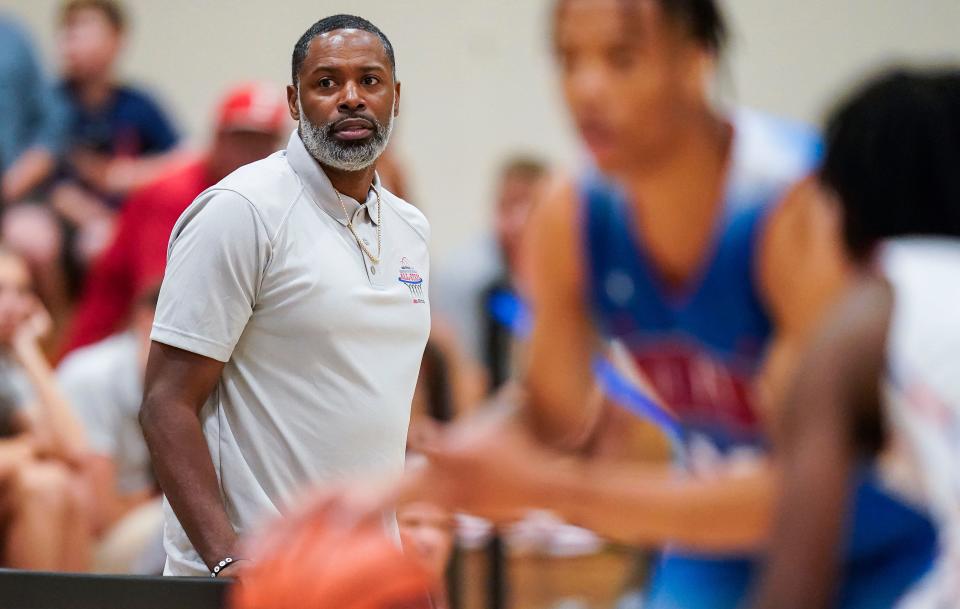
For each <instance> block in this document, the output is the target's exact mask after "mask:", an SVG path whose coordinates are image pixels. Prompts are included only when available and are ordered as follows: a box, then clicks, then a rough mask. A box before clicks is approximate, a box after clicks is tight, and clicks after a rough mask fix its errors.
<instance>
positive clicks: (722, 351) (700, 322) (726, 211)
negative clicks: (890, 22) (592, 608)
mask: <svg viewBox="0 0 960 609" xmlns="http://www.w3.org/2000/svg"><path fill="white" fill-rule="evenodd" d="M733 125H734V140H733V145H732V157H731V159H730V165H729V171H728V175H727V183H726V188H725V196H724V199H723V201H722V202H721V206H720V209H719V211H718V217H717V221H716V225H715V229H714V233H713V235H712V239H711V242H710V245H709V247H708V250H707V254H706V258H705V260H704V262H703V263H702V265H701V267H700V269H699V271H698V272H697V273H695V274H694V275H693V277H691V278H690V279H689V280H688V281H687V282H686V283H685V284H684V285H683V286H681V287H679V288H675V287H672V286H668V285H665V284H664V283H663V282H662V280H661V279H660V277H659V275H658V271H657V270H656V269H655V268H654V266H653V264H652V261H651V260H650V257H649V255H648V253H647V252H646V250H645V248H644V245H643V243H642V242H641V241H640V239H639V234H640V232H639V230H638V228H639V227H638V222H639V220H638V219H637V217H636V216H635V214H633V212H632V209H631V207H630V201H629V199H628V198H627V196H626V195H625V193H624V191H623V190H622V189H621V188H620V187H618V186H617V185H616V184H614V183H613V182H612V181H611V180H608V179H606V178H604V177H603V176H601V175H599V174H597V173H592V174H590V175H588V176H587V177H586V178H585V179H584V180H583V181H582V182H581V189H580V191H581V200H582V206H583V207H582V218H583V226H584V235H583V239H584V244H585V247H584V251H585V252H586V257H587V266H586V268H587V277H588V280H587V282H586V290H587V294H586V297H587V299H588V302H589V304H590V308H591V310H592V312H593V316H594V319H595V323H596V326H597V327H598V329H599V330H600V332H601V333H602V334H603V335H604V336H605V337H606V338H608V339H616V340H618V341H619V342H621V343H622V344H623V345H624V346H625V347H626V349H627V350H628V351H629V353H630V355H631V356H632V358H633V360H634V362H635V363H636V365H637V367H638V368H639V369H640V370H641V371H642V372H643V373H644V374H645V375H646V376H647V377H648V378H649V380H650V382H651V383H652V384H653V386H654V387H655V388H656V390H657V391H658V393H660V395H661V396H663V398H664V400H665V402H666V403H667V404H669V405H670V407H671V408H673V409H674V411H675V413H676V414H677V416H678V418H679V420H680V423H681V426H682V428H683V433H684V436H685V440H686V444H687V448H688V450H689V452H690V453H691V454H690V455H689V457H690V459H689V462H691V463H693V465H694V467H696V465H697V461H698V458H700V457H703V455H707V458H722V455H725V454H726V455H730V454H731V453H735V451H738V450H751V451H753V450H760V449H762V448H763V445H764V435H763V430H762V429H761V425H760V421H759V417H758V413H757V409H756V403H755V397H754V396H753V392H752V389H751V388H752V383H753V380H754V378H755V376H756V374H757V372H758V370H759V367H760V365H761V364H762V362H763V359H764V357H765V355H766V348H767V347H768V345H769V341H770V334H771V330H772V324H771V320H770V317H769V314H768V311H767V309H766V307H765V305H764V302H763V299H762V295H761V294H760V292H759V285H758V271H759V269H758V268H757V261H758V259H759V257H758V255H757V254H758V249H759V247H760V241H761V239H762V236H763V232H764V228H765V226H766V221H767V219H768V218H769V217H770V214H771V213H772V211H773V210H774V209H775V208H776V205H777V203H778V202H779V201H781V200H782V199H783V197H784V195H785V194H786V192H787V190H788V189H789V188H790V187H791V185H793V184H795V183H796V182H797V181H798V180H800V179H801V178H803V177H804V176H805V175H807V174H808V173H809V172H810V171H811V170H812V169H814V167H815V165H816V163H817V161H818V158H819V154H820V143H819V139H818V138H817V136H816V135H815V134H814V133H813V132H811V131H809V130H807V129H805V128H803V127H801V126H798V125H794V124H790V123H786V122H783V121H779V120H777V119H773V118H770V117H767V116H763V115H759V114H756V113H752V112H748V111H740V112H737V113H736V115H735V116H734V117H733ZM857 493H858V494H857V499H856V503H855V506H856V507H855V508H854V511H855V513H856V514H857V516H858V517H857V518H856V519H855V523H854V527H853V530H852V532H851V535H852V541H851V546H850V560H849V568H848V571H847V573H846V576H847V581H846V582H845V586H844V591H843V592H842V597H841V601H840V605H839V606H843V607H847V608H854V607H855V608H857V609H866V608H868V607H871V608H872V607H879V606H883V605H882V604H878V603H883V602H886V601H890V602H892V600H893V599H896V598H897V597H898V596H899V594H900V593H901V592H902V590H903V589H904V588H905V587H906V586H907V585H909V583H910V582H912V581H914V579H915V578H916V577H918V576H919V575H920V574H922V573H923V572H924V570H925V569H926V567H927V566H928V565H929V560H931V559H932V556H933V546H934V539H933V533H932V531H933V529H932V528H931V527H930V524H929V522H928V521H927V520H926V519H925V518H924V517H922V516H920V515H918V514H916V513H915V512H913V511H912V510H910V509H909V508H907V507H906V506H903V505H902V504H901V503H900V502H897V501H895V500H893V499H891V498H889V497H888V496H886V495H884V494H883V493H881V492H879V491H878V490H877V489H876V488H875V484H874V483H873V482H872V478H871V477H870V476H865V477H864V478H863V483H862V484H860V485H859V486H858V491H857ZM872 511H878V512H882V513H883V514H884V515H885V517H886V518H887V520H886V525H884V526H882V527H881V526H880V525H879V523H878V522H877V521H876V519H871V518H863V515H864V514H867V515H869V513H871V512H872ZM861 522H862V523H863V526H861ZM864 527H866V528H864ZM881 538H882V539H883V540H885V542H884V543H883V544H881V546H882V547H881V549H880V550H877V543H879V542H878V541H877V540H878V539H881ZM901 542H902V543H901ZM902 552H907V555H906V557H904V556H903V555H902ZM860 558H862V559H863V560H859V559H860ZM860 564H866V565H869V568H863V569H860V571H862V573H861V574H859V575H858V574H857V571H858V568H859V567H857V565H860ZM753 571H754V559H753V557H750V556H740V557H730V556H697V555H694V554H692V553H689V552H685V551H682V550H668V551H666V552H665V553H664V555H663V558H662V560H661V563H660V565H659V568H658V570H657V572H656V573H655V575H654V578H653V580H652V585H651V591H650V598H649V602H650V604H649V605H648V606H645V607H648V609H649V608H655V609H721V608H722V609H735V608H736V607H738V606H740V605H741V604H742V603H743V601H744V597H745V595H746V594H747V592H748V591H749V587H750V583H751V580H752V575H753ZM878 574H880V578H878V577H877V575H878ZM865 578H867V579H865ZM903 580H909V581H903ZM864 581H869V582H871V585H869V586H865V585H864V584H863V582H864Z"/></svg>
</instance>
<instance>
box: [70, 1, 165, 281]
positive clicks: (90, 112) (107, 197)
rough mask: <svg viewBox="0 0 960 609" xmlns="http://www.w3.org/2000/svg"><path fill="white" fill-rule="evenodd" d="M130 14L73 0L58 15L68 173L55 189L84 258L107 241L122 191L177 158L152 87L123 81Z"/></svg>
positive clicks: (110, 4) (110, 3) (105, 4)
mask: <svg viewBox="0 0 960 609" xmlns="http://www.w3.org/2000/svg"><path fill="white" fill-rule="evenodd" d="M125 32H126V19H125V16H124V13H123V11H122V9H121V8H120V6H119V5H118V4H117V3H116V2H115V1H114V0H69V1H67V2H66V3H65V4H64V5H63V10H62V12H61V18H60V50H61V61H62V64H63V79H64V80H63V84H62V90H63V93H64V95H65V97H66V99H67V100H68V102H69V104H70V109H71V114H72V116H71V124H70V133H69V138H70V139H69V148H68V151H67V158H66V163H65V167H64V176H63V179H62V180H61V182H60V183H59V184H58V186H57V187H56V188H55V189H54V191H53V193H52V201H53V204H54V206H55V207H56V209H57V210H58V211H59V213H60V214H61V215H62V216H63V217H64V218H66V219H67V221H68V222H69V223H70V224H71V225H72V226H73V227H76V229H77V230H78V233H77V237H78V238H77V241H76V243H75V246H76V247H75V248H74V249H75V250H76V251H74V252H72V253H75V254H78V255H79V258H80V260H81V261H84V262H85V261H88V260H90V259H92V258H93V257H94V256H95V255H96V254H97V253H99V251H100V250H101V249H102V248H103V246H105V245H106V242H107V240H108V238H109V227H110V225H111V220H112V219H113V216H114V213H115V212H116V210H117V209H118V208H119V207H120V204H121V203H122V201H123V199H124V196H125V195H126V194H127V193H129V192H130V191H132V190H133V189H135V188H137V187H140V186H143V185H144V184H146V183H148V182H150V181H152V180H153V179H154V178H155V177H156V176H157V175H158V173H159V172H160V171H162V170H163V168H164V166H165V165H166V164H168V163H169V161H170V160H171V153H172V151H173V150H174V148H175V147H176V144H177V134H176V132H175V131H174V129H173V126H172V124H171V121H170V119H169V118H168V117H167V115H166V114H165V113H164V111H163V110H162V109H161V108H160V106H159V104H157V102H156V101H155V100H154V99H153V98H152V97H151V96H150V95H149V94H147V93H146V92H144V91H141V90H139V89H136V88H134V87H131V86H129V85H125V84H120V83H119V82H118V79H117V75H116V65H117V59H118V57H119V55H120V52H121V50H122V48H123V43H124V36H125Z"/></svg>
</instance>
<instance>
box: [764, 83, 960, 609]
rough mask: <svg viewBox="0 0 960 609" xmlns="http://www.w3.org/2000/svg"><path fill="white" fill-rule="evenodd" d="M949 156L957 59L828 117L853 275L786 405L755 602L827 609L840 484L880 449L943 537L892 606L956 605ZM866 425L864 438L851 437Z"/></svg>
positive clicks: (954, 217) (955, 150)
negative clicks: (778, 480)
mask: <svg viewBox="0 0 960 609" xmlns="http://www.w3.org/2000/svg"><path fill="white" fill-rule="evenodd" d="M958 166H960V69H956V68H954V69H949V70H944V71H935V72H895V73H893V74H889V75H887V76H885V77H883V78H881V79H879V80H876V81H873V82H871V83H870V84H869V85H868V86H867V87H866V88H865V89H863V90H861V91H859V92H858V93H857V94H856V95H855V96H854V97H853V98H852V99H850V100H848V101H847V102H846V103H844V104H843V105H842V106H841V108H840V109H839V110H838V112H837V113H836V114H834V117H833V119H832V120H831V121H830V125H829V128H828V131H827V154H826V159H825V161H824V166H823V168H822V170H821V172H820V184H821V192H822V196H823V197H824V199H825V200H826V201H827V202H828V204H832V205H836V206H837V207H838V208H839V211H840V216H841V218H842V234H843V240H844V244H845V246H846V251H847V254H848V256H849V258H850V260H851V263H852V265H853V267H854V271H855V272H854V280H853V282H852V285H851V286H850V288H849V290H848V293H847V295H846V297H845V298H844V300H843V302H842V303H840V304H839V305H838V306H837V308H836V310H835V311H834V312H833V314H832V315H830V316H829V317H828V318H827V319H826V320H824V323H823V326H822V328H821V331H820V336H819V338H818V339H817V340H816V341H815V342H814V343H813V344H812V345H811V346H810V349H809V351H808V352H807V355H806V357H805V359H804V361H803V364H802V366H801V367H800V369H799V371H798V374H797V377H796V378H795V381H794V389H793V391H792V393H791V395H790V397H789V400H788V403H787V407H788V408H789V417H790V418H789V421H790V424H789V425H787V426H784V428H783V433H784V442H783V443H782V445H781V451H780V455H779V458H780V459H781V460H782V462H783V464H784V467H783V472H784V474H783V476H784V479H783V483H782V489H781V497H780V501H779V506H780V507H779V512H778V515H777V518H776V527H775V532H774V537H773V541H772V544H771V550H770V557H769V564H768V566H767V571H766V574H765V576H764V578H763V581H762V583H761V586H760V590H759V592H758V595H757V599H756V603H755V605H754V606H755V607H757V608H758V609H792V608H797V609H800V608H803V609H817V608H820V607H831V606H834V603H835V602H836V601H835V599H836V597H837V596H836V595H837V586H836V581H837V572H838V571H839V569H840V561H841V548H842V542H841V532H842V531H843V529H844V527H845V524H846V521H847V520H848V518H849V513H850V510H851V509H852V503H851V498H850V496H849V495H850V486H849V483H848V481H849V479H850V477H851V476H852V475H853V472H854V471H855V470H856V468H857V467H858V464H859V463H861V462H862V461H863V460H864V459H865V458H866V457H869V456H870V455H872V454H874V453H877V452H879V453H880V454H881V463H882V464H883V466H884V467H883V469H882V471H883V473H884V478H885V482H886V484H887V485H888V486H889V487H890V488H893V489H895V490H897V491H899V493H901V494H902V495H903V496H905V497H908V498H912V499H913V500H914V501H916V502H918V503H921V504H923V505H924V506H925V507H926V508H928V509H929V510H930V513H931V515H932V516H933V518H934V521H935V523H936V526H937V534H938V541H939V556H938V558H937V559H936V561H935V564H934V566H933V569H932V570H931V571H930V573H929V574H928V575H927V576H925V577H924V578H923V579H922V580H921V581H920V582H919V583H918V584H916V585H915V586H914V588H913V589H912V591H910V592H909V593H908V594H907V595H906V596H905V597H904V598H903V599H902V600H901V601H900V603H899V604H898V605H897V606H898V607H902V608H909V609H956V608H958V607H960V317H958V316H957V302H958V301H960V179H958V177H957V167H958ZM863 430H872V431H874V434H873V435H874V436H878V437H876V438H875V441H874V442H872V445H864V443H862V442H857V438H858V437H863V434H862V432H863ZM877 432H880V433H877ZM877 606H879V605H877Z"/></svg>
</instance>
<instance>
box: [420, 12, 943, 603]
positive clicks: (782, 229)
mask: <svg viewBox="0 0 960 609" xmlns="http://www.w3.org/2000/svg"><path fill="white" fill-rule="evenodd" d="M725 34H726V29H725V27H724V20H723V17H722V15H721V13H720V11H719V7H718V6H717V4H716V3H715V2H713V1H711V0H685V1H671V2H667V1H658V0H632V1H628V2H624V1H622V0H559V1H558V3H557V5H556V14H555V30H554V37H555V46H556V52H557V57H558V60H559V64H560V68H561V77H562V84H563V88H564V93H565V96H566V100H567V103H568V106H569V108H570V110H571V113H572V115H573V118H574V121H575V123H576V125H577V127H578V130H579V133H580V136H581V139H582V141H583V142H584V144H585V145H586V146H587V148H588V149H589V151H590V152H591V154H592V157H593V160H594V162H595V164H596V170H592V171H588V172H586V175H585V176H583V177H582V178H580V179H578V180H576V181H560V182H558V183H557V184H556V185H555V187H554V188H553V191H552V192H551V193H550V194H549V196H547V197H546V198H545V200H544V202H543V205H541V206H540V208H539V209H538V213H537V214H536V216H535V217H534V219H533V221H532V227H533V230H534V231H535V233H534V235H533V237H532V246H531V249H530V252H529V253H530V255H531V256H532V259H531V265H530V266H531V268H532V269H535V276H534V280H533V281H534V289H533V308H534V320H535V323H534V328H533V333H532V337H531V344H530V353H529V356H530V363H529V371H528V374H527V377H526V389H527V394H528V395H527V400H526V405H525V409H524V414H525V417H524V418H525V421H526V423H527V427H528V428H529V429H531V430H532V431H534V432H535V435H536V436H537V437H538V438H539V443H534V442H530V441H528V440H527V439H525V438H524V437H523V436H522V435H521V434H505V433H503V430H502V428H498V426H497V425H487V426H484V425H478V424H477V423H476V422H470V423H467V424H465V425H460V426H459V427H458V428H456V429H454V430H453V431H452V432H451V433H450V434H448V436H447V437H446V439H445V440H441V441H439V442H436V443H434V444H433V445H432V446H429V447H423V448H424V450H426V451H427V452H429V453H430V454H431V456H432V471H430V472H428V476H429V482H428V483H426V484H425V487H426V488H425V493H426V494H427V495H428V496H430V497H432V499H433V500H434V501H440V502H444V503H446V504H447V505H449V506H452V507H458V508H462V509H464V510H467V511H471V512H475V513H480V514H481V515H487V516H490V517H493V518H498V517H500V518H502V517H506V516H509V515H511V514H515V513H516V510H517V508H523V507H528V506H547V507H550V508H553V509H555V510H556V511H558V512H560V514H561V515H563V516H565V517H566V518H568V519H569V520H572V521H574V522H576V523H577V524H582V525H584V526H586V527H588V528H591V529H594V530H596V531H598V532H600V533H602V534H606V535H608V536H609V537H612V538H615V539H619V540H623V541H626V542H629V543H640V544H650V545H656V546H663V547H665V548H666V549H665V550H664V552H663V556H662V559H661V561H660V564H659V565H658V568H657V570H656V572H655V574H654V579H653V581H652V584H651V586H650V592H649V599H648V604H647V605H645V607H653V608H658V609H660V608H675V607H683V608H701V607H703V608H706V607H709V608H733V607H737V606H739V605H740V604H741V603H742V602H743V600H744V595H745V593H746V591H747V590H748V587H749V585H750V582H751V580H752V577H753V571H754V569H753V567H754V563H755V551H756V549H757V548H758V546H760V545H761V544H762V543H763V542H764V541H765V539H766V535H767V532H768V528H769V519H770V513H771V510H772V496H773V490H774V488H775V487H774V484H773V480H774V478H775V476H776V474H777V470H776V468H775V467H773V464H772V463H770V462H769V461H768V460H767V459H766V458H764V457H763V451H764V449H765V448H766V446H767V445H769V444H770V443H771V441H772V440H775V438H772V437H771V434H770V433H769V431H768V430H770V429H776V428H777V426H778V425H779V424H780V416H779V415H780V413H779V412H778V411H777V409H776V408H774V406H775V405H776V404H777V403H778V400H777V399H776V398H777V396H778V395H779V394H780V393H781V391H782V387H783V384H784V379H785V378H786V377H787V376H788V374H789V373H790V372H791V371H792V369H793V362H794V360H795V355H794V354H795V353H797V352H798V350H800V349H801V348H802V346H803V345H804V344H805V342H806V341H807V340H808V335H809V333H810V331H811V329H812V327H814V325H815V323H816V321H817V320H818V318H819V316H820V315H821V313H822V311H823V310H824V309H825V308H826V306H827V305H828V304H829V303H830V302H832V300H833V299H834V298H835V297H836V294H837V293H838V291H839V289H840V287H841V286H842V285H843V282H844V279H845V277H844V271H845V269H844V267H843V264H842V255H841V252H840V251H839V248H838V247H837V246H836V244H835V243H833V242H832V241H831V240H830V237H829V235H830V232H829V231H828V230H825V229H826V227H828V225H829V222H828V221H827V219H826V217H825V216H824V215H823V210H822V208H820V207H818V206H817V205H816V199H815V198H814V197H812V192H811V191H812V190H813V186H812V185H811V184H810V183H807V182H801V180H802V179H803V178H804V176H805V175H807V173H808V172H809V171H810V170H811V169H812V168H813V167H814V165H815V163H816V160H817V154H818V141H817V139H816V138H815V137H814V136H813V135H811V134H810V133H807V132H806V131H804V130H803V129H801V128H798V127H796V126H794V125H788V124H785V123H783V122H781V121H777V120H774V119H770V118H767V117H762V116H757V115H754V114H750V113H746V112H735V113H732V114H726V113H724V112H721V111H720V110H718V109H717V108H716V107H715V106H714V105H713V104H711V102H710V95H709V90H708V84H709V82H710V81H711V76H712V73H713V67H714V64H715V63H716V61H717V59H718V56H719V53H720V51H721V50H722V47H723V43H724V40H725ZM611 339H616V340H618V341H620V342H621V343H622V344H623V345H624V346H625V347H626V349H627V350H628V351H629V353H630V355H631V356H632V360H633V362H634V363H635V364H636V366H637V368H638V369H639V370H640V371H641V372H642V373H643V375H644V376H645V378H646V379H648V380H649V383H650V385H651V386H652V389H653V391H654V392H655V393H657V394H659V396H660V398H661V399H662V401H663V402H664V403H665V404H667V405H668V406H669V408H670V409H671V410H672V411H673V412H674V413H676V415H677V417H678V418H679V422H680V425H681V428H682V434H683V440H684V446H685V449H686V450H685V452H686V453H687V454H686V455H685V456H686V461H687V462H688V463H689V464H690V465H691V467H690V468H689V471H688V472H687V474H686V475H678V474H677V471H676V469H674V468H670V467H665V466H661V465H646V466H644V465H643V464H641V465H639V466H638V465H629V464H624V463H614V464H610V463H602V462H583V461H579V462H577V461H573V462H571V461H570V460H569V459H561V458H560V455H561V452H564V453H569V452H572V451H575V450H577V449H579V447H581V446H583V445H584V444H586V443H587V442H588V441H589V440H590V436H591V430H593V429H594V428H595V426H596V421H598V420H600V416H599V415H600V410H599V409H598V408H590V407H588V405H590V404H591V403H592V401H591V399H590V396H591V392H592V391H593V388H594V379H593V378H592V375H591V374H590V370H591V360H592V357H593V356H594V354H595V353H596V352H597V351H598V349H599V348H601V346H602V345H603V343H604V342H605V341H609V340H611ZM758 379H762V380H763V381H764V383H763V388H764V390H765V391H764V395H763V396H762V397H764V398H766V399H764V400H763V402H762V404H761V400H760V396H758V395H757V387H756V383H757V381H758ZM761 406H763V407H765V408H761ZM764 419H765V420H764ZM764 423H765V424H766V425H764ZM484 428H486V429H485V430H484ZM491 430H492V431H491ZM547 446H549V447H550V448H547ZM858 493H859V494H858V508H859V509H860V511H861V512H862V513H863V514H868V515H870V516H872V517H873V518H875V519H876V520H864V519H863V518H858V520H857V528H856V529H855V530H854V531H853V532H852V534H853V542H852V550H851V553H850V556H849V557H848V562H847V563H846V565H845V577H846V579H845V582H844V592H843V594H844V596H843V600H842V602H841V605H842V606H845V607H864V606H868V605H869V606H881V605H882V603H884V602H885V601H887V600H890V599H894V598H896V597H897V596H899V595H900V593H901V592H902V591H903V589H905V588H906V587H907V586H908V585H910V584H911V583H912V582H913V581H914V580H915V579H916V578H917V577H919V576H920V574H921V573H923V572H924V571H925V570H926V568H927V567H928V566H929V563H930V560H931V556H932V552H933V550H932V548H933V533H932V530H931V528H930V525H929V522H928V521H927V520H925V519H924V518H922V517H921V516H919V515H917V514H916V513H914V512H913V511H911V510H909V509H908V508H906V507H905V506H904V505H902V504H901V503H899V502H897V501H895V500H894V499H892V498H890V497H889V496H887V495H886V494H884V493H882V492H880V491H879V490H878V488H877V487H876V485H874V484H873V483H872V482H871V481H869V480H868V481H866V483H864V484H862V485H861V486H860V487H858ZM880 533H882V534H880Z"/></svg>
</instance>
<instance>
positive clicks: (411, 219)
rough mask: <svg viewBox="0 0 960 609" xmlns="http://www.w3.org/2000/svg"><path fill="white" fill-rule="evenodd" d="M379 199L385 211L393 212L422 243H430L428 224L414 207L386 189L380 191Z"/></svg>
mask: <svg viewBox="0 0 960 609" xmlns="http://www.w3.org/2000/svg"><path fill="white" fill-rule="evenodd" d="M380 198H381V200H382V203H383V204H384V207H385V209H390V210H393V212H394V213H395V214H396V215H397V216H398V217H399V218H400V219H401V220H403V221H404V222H405V223H406V224H407V225H408V226H409V227H410V228H411V229H413V231H414V232H415V233H416V234H417V235H419V236H420V238H421V239H423V241H424V242H426V243H427V244H429V243H430V222H429V221H428V220H427V217H426V216H425V215H424V213H423V212H422V211H420V209H419V208H418V207H417V206H416V205H413V204H412V203H408V202H406V201H404V200H403V199H401V198H400V197H398V196H397V195H395V194H393V193H392V192H390V191H389V190H387V189H386V188H381V189H380Z"/></svg>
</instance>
